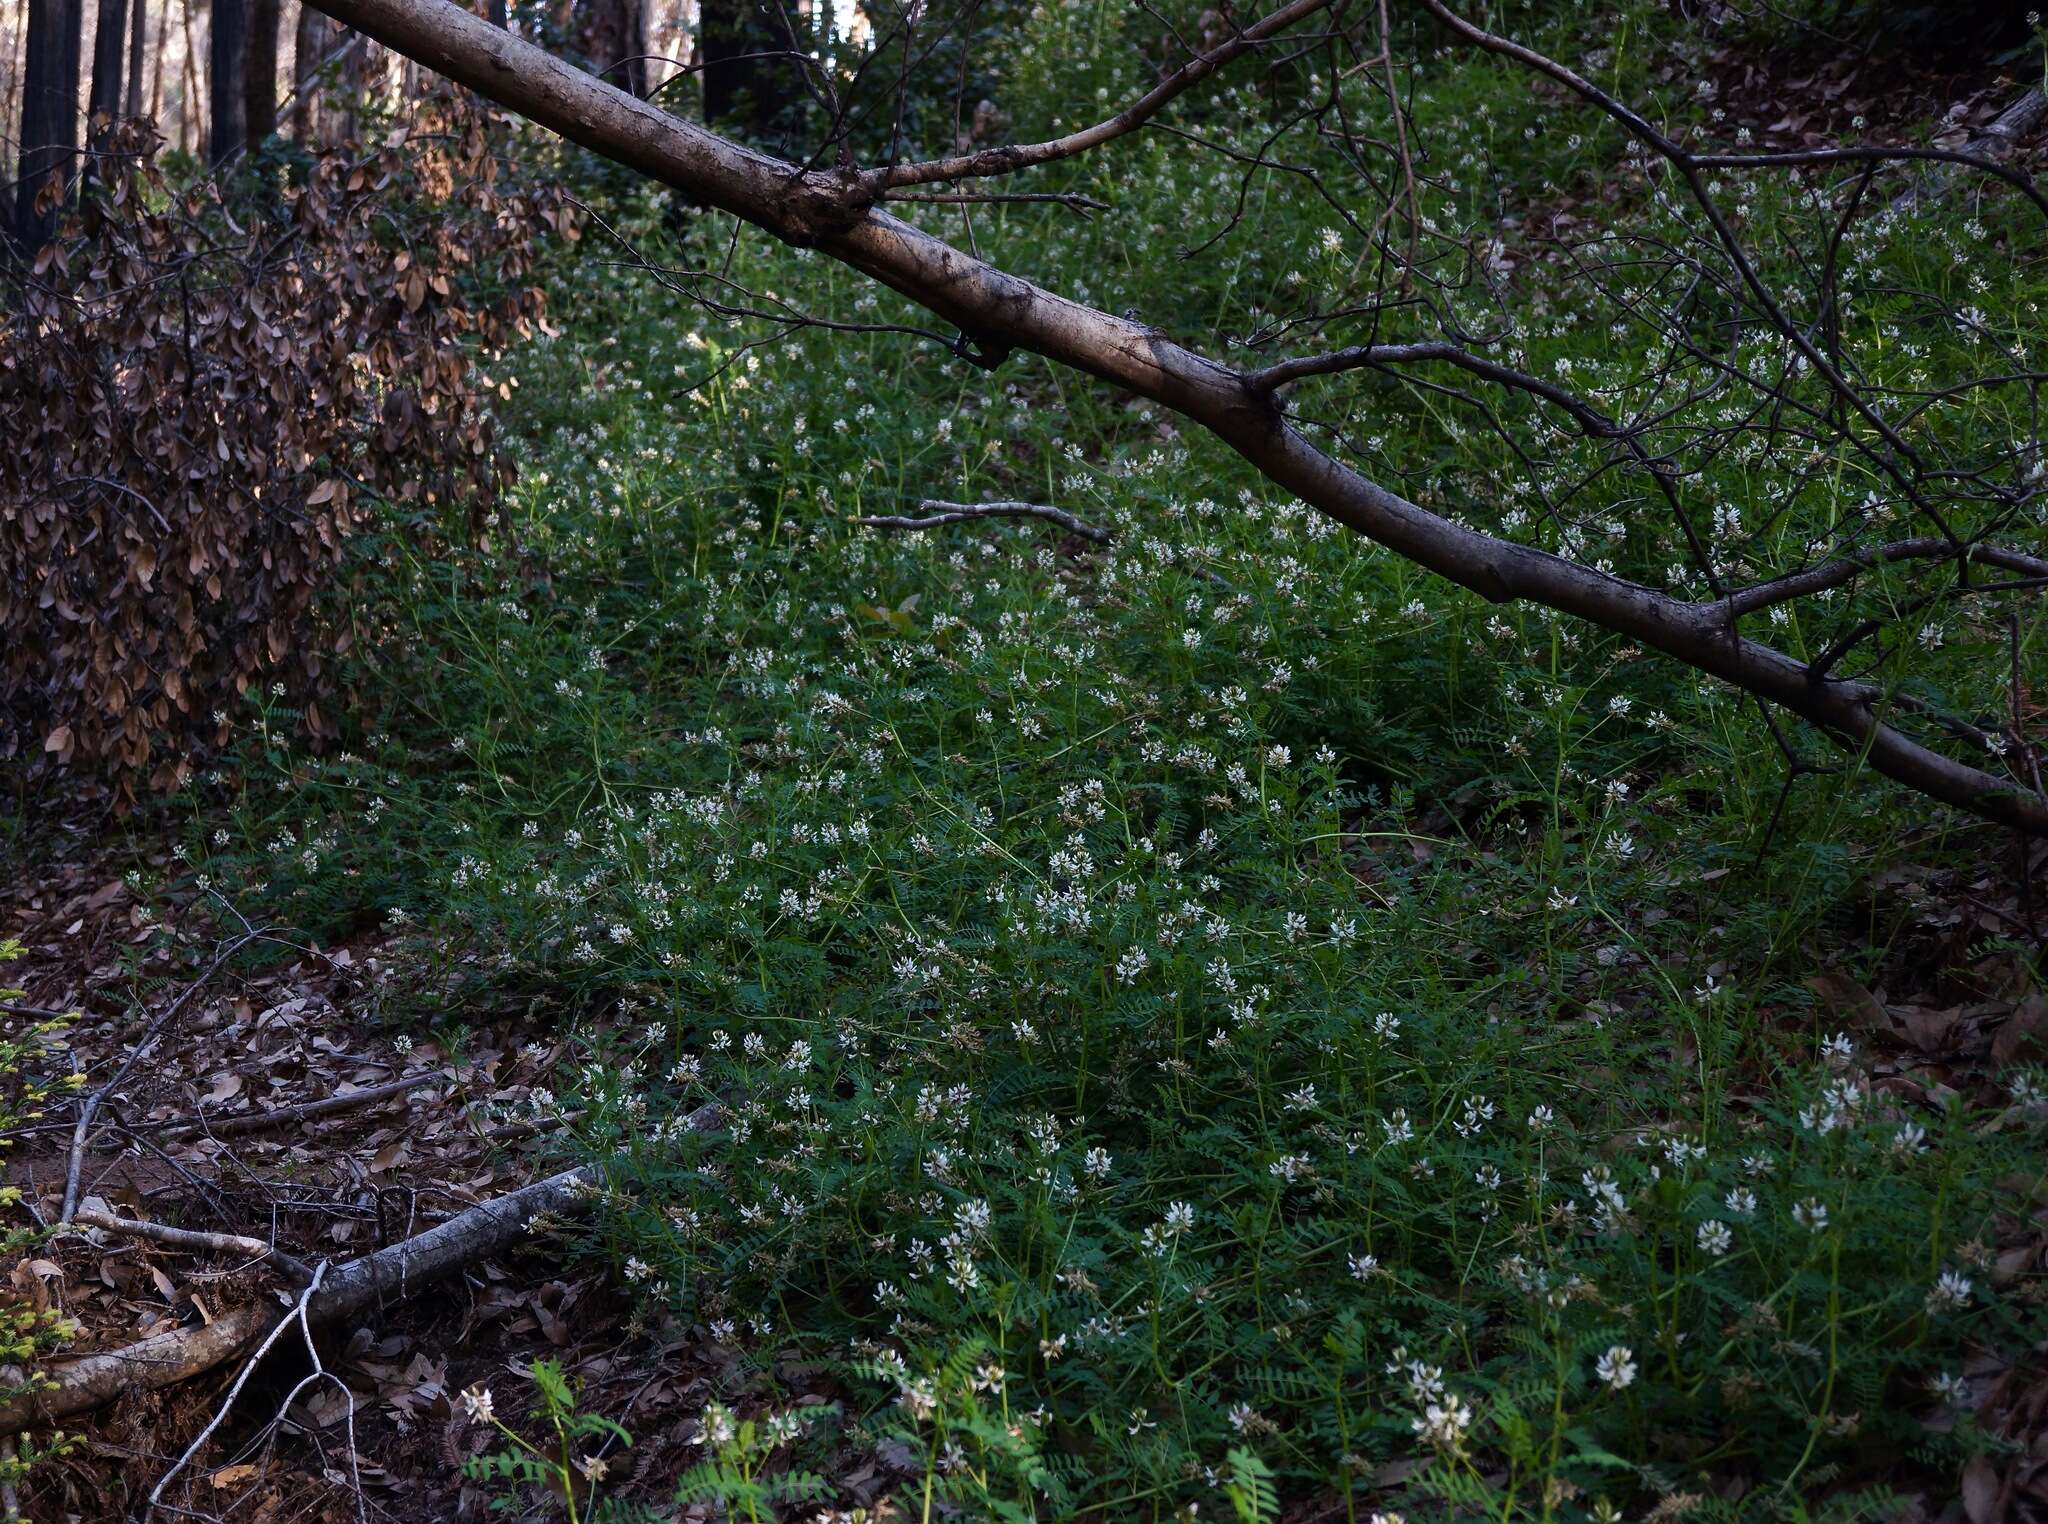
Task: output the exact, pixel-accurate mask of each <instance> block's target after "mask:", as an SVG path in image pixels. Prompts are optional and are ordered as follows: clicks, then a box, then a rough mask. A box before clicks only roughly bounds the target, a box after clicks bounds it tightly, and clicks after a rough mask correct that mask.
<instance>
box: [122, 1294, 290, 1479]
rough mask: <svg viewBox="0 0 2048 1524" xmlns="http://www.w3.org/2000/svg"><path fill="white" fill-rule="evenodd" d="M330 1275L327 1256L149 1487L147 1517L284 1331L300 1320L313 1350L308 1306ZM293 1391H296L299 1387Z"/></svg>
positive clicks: (223, 1416)
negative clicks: (203, 1421) (287, 1312)
mask: <svg viewBox="0 0 2048 1524" xmlns="http://www.w3.org/2000/svg"><path fill="white" fill-rule="evenodd" d="M326 1275H327V1261H326V1260H324V1259H323V1260H322V1261H320V1263H319V1265H318V1266H317V1267H316V1268H315V1269H314V1271H313V1275H312V1279H311V1280H309V1281H308V1282H307V1284H306V1289H305V1290H304V1291H301V1292H300V1293H299V1300H298V1302H297V1303H296V1304H295V1305H294V1306H293V1308H292V1310H291V1313H290V1315H289V1316H287V1317H285V1318H284V1319H283V1320H282V1321H280V1322H279V1323H278V1325H277V1326H276V1327H275V1328H273V1329H271V1330H270V1332H269V1333H268V1334H267V1335H265V1336H264V1339H263V1342H262V1343H261V1344H259V1345H257V1346H256V1352H255V1353H254V1354H253V1355H251V1356H250V1357H249V1360H248V1363H247V1364H245V1365H244V1366H243V1367H242V1372H241V1374H240V1375H238V1376H236V1377H235V1384H234V1385H233V1386H231V1387H229V1388H228V1395H227V1400H226V1401H225V1402H223V1403H222V1404H221V1405H220V1409H219V1411H218V1412H216V1413H215V1414H214V1415H213V1417H211V1418H209V1419H208V1420H207V1421H206V1427H205V1428H203V1429H201V1430H200V1431H199V1433H198V1435H197V1437H195V1438H194V1439H193V1441H192V1443H191V1444H189V1445H187V1446H186V1447H185V1453H184V1454H183V1455H181V1456H179V1457H178V1459H177V1461H176V1462H175V1463H174V1464H173V1465H172V1467H171V1469H170V1470H168V1471H166V1472H165V1473H164V1474H163V1476H162V1477H160V1478H159V1479H158V1481H157V1484H156V1485H155V1486H154V1487H152V1488H150V1489H149V1507H148V1508H147V1509H145V1510H144V1511H143V1518H144V1519H148V1518H150V1517H152V1516H153V1515H154V1514H155V1513H156V1510H157V1505H158V1504H159V1503H161V1502H162V1501H163V1495H164V1488H166V1487H168V1486H170V1485H171V1479H172V1478H173V1477H175V1476H176V1475H177V1474H178V1473H179V1472H180V1471H183V1470H184V1469H185V1466H186V1464H187V1463H188V1462H190V1460H191V1459H192V1457H193V1456H195V1455H197V1454H198V1453H199V1447H200V1446H202V1445H204V1444H205V1443H206V1442H207V1440H209V1439H211V1438H212V1437H213V1431H214V1430H215V1429H217V1428H219V1427H220V1426H221V1424H222V1423H223V1422H224V1421H225V1420H226V1419H227V1416H228V1413H229V1411H230V1410H232V1409H233V1407H234V1405H235V1399H236V1398H237V1397H239V1396H241V1395H242V1388H243V1387H244V1386H246V1385H248V1382H249V1377H250V1376H251V1375H252V1374H253V1373H254V1372H255V1370H256V1367H257V1366H259V1365H261V1364H262V1363H263V1357H264V1356H265V1355H267V1354H269V1353H270V1350H271V1346H272V1345H274V1344H276V1343H277V1341H278V1339H279V1338H280V1337H281V1336H282V1335H283V1334H284V1331H285V1330H286V1329H287V1328H289V1327H291V1325H292V1324H294V1323H297V1324H298V1325H299V1327H300V1328H302V1329H304V1330H305V1334H306V1348H308V1349H311V1348H312V1347H313V1330H312V1328H311V1327H310V1326H309V1325H308V1324H307V1322H306V1309H307V1307H309V1306H310V1305H311V1304H312V1301H313V1298H314V1297H315V1296H316V1295H318V1294H319V1291H320V1282H321V1281H322V1280H323V1279H325V1278H326ZM319 1363H320V1357H319V1356H318V1355H317V1354H316V1355H315V1356H314V1357H313V1364H314V1366H315V1367H316V1368H317V1367H318V1366H319ZM293 1390H294V1392H296V1391H297V1388H294V1389H293Z"/></svg>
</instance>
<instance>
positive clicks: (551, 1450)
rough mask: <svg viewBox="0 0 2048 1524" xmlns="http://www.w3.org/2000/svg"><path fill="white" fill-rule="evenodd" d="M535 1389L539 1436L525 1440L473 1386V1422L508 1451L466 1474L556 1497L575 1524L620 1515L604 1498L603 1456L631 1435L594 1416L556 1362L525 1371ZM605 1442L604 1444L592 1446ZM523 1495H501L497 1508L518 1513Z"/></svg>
mask: <svg viewBox="0 0 2048 1524" xmlns="http://www.w3.org/2000/svg"><path fill="white" fill-rule="evenodd" d="M525 1374H526V1377H527V1380H529V1381H530V1382H531V1383H532V1384H533V1396H534V1404H533V1408H532V1412H531V1418H532V1420H533V1426H534V1428H535V1429H537V1430H538V1431H539V1433H540V1438H539V1439H528V1438H527V1437H526V1436H525V1435H524V1434H522V1433H521V1432H520V1431H519V1430H518V1429H515V1428H514V1427H513V1426H512V1425H511V1424H509V1423H507V1422H506V1421H505V1420H504V1419H503V1418H501V1417H499V1416H498V1406H497V1401H496V1399H495V1398H494V1397H493V1396H492V1394H491V1390H490V1388H489V1387H483V1386H476V1387H471V1388H469V1389H468V1390H467V1391H465V1392H464V1393H463V1394H462V1407H463V1411H464V1413H465V1414H466V1415H467V1416H468V1417H469V1419H470V1420H471V1421H472V1422H475V1423H480V1424H483V1425H485V1426H486V1427H488V1428H491V1429H493V1430H495V1431H496V1432H497V1433H498V1434H499V1435H500V1436H501V1437H502V1438H503V1439H504V1440H505V1445H504V1447H503V1448H500V1449H497V1450H493V1451H489V1452H487V1453H485V1454H483V1455H477V1456H472V1457H471V1458H470V1459H469V1460H468V1461H466V1462H465V1463H464V1465H463V1468H462V1469H463V1474H464V1475H465V1476H467V1477H468V1478H469V1479H470V1480H472V1481H477V1482H494V1483H497V1484H499V1485H500V1486H504V1485H507V1484H509V1485H511V1486H513V1487H517V1488H523V1489H525V1490H526V1492H527V1493H528V1494H529V1495H530V1494H533V1493H541V1494H545V1495H552V1496H553V1497H554V1499H555V1500H556V1501H557V1502H558V1503H559V1504H560V1505H561V1507H562V1509H563V1511H564V1512H565V1513H566V1514H567V1516H568V1518H569V1521H570V1524H581V1521H584V1520H588V1521H590V1524H604V1521H608V1520H611V1521H616V1520H619V1519H621V1518H622V1517H623V1516H622V1515H621V1514H619V1513H618V1512H617V1511H614V1510H611V1509H609V1508H608V1507H607V1506H606V1505H605V1504H604V1503H603V1502H601V1501H600V1498H599V1492H600V1489H601V1487H602V1484H603V1482H604V1480H605V1476H606V1474H607V1472H608V1471H609V1470H610V1469H611V1468H610V1462H608V1461H607V1460H606V1459H605V1456H604V1452H605V1450H606V1449H609V1448H610V1446H611V1444H613V1443H617V1444H621V1445H630V1444H632V1443H633V1438H632V1436H631V1435H630V1434H628V1433H627V1432H626V1430H625V1429H623V1428H622V1427H620V1426H619V1425H618V1424H616V1423H614V1422H612V1420H611V1419H609V1418H606V1417H604V1416H603V1415H602V1414H598V1413H591V1412H587V1411H585V1410H584V1408H583V1407H582V1406H581V1405H580V1404H579V1403H578V1401H577V1394H576V1389H575V1387H574V1386H573V1385H571V1383H570V1382H569V1380H568V1378H567V1377H566V1376H564V1375H563V1373H562V1368H561V1366H560V1365H558V1364H556V1363H555V1362H554V1361H552V1360H536V1361H534V1362H533V1364H532V1365H531V1366H529V1367H527V1369H526V1372H525ZM594 1442H602V1443H594ZM527 1501H530V1496H529V1498H527V1499H522V1497H521V1495H520V1494H519V1493H516V1492H513V1493H505V1492H501V1493H499V1494H498V1495H497V1496H496V1497H494V1498H493V1499H492V1502H491V1507H492V1508H493V1509H494V1510H499V1511H509V1510H513V1509H518V1508H521V1507H523V1506H524V1505H525V1502H527Z"/></svg>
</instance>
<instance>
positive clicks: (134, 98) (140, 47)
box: [125, 0, 149, 116]
mask: <svg viewBox="0 0 2048 1524" xmlns="http://www.w3.org/2000/svg"><path fill="white" fill-rule="evenodd" d="M148 68H149V0H133V3H132V4H130V6H129V7H128V99H127V101H126V103H125V113H126V115H128V116H141V115H142V105H143V91H142V84H143V78H142V77H143V72H144V71H145V70H147V69H148Z"/></svg>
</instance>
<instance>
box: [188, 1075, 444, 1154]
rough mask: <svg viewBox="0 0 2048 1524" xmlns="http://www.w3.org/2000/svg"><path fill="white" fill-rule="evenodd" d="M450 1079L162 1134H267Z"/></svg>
mask: <svg viewBox="0 0 2048 1524" xmlns="http://www.w3.org/2000/svg"><path fill="white" fill-rule="evenodd" d="M450 1077H451V1076H450V1075H449V1074H448V1073H447V1072H446V1071H444V1070H435V1071H433V1072H432V1073H428V1074H415V1075H413V1076H411V1077H410V1078H408V1079H397V1080H387V1081H385V1083H383V1084H381V1085H370V1086H367V1087H366V1088H364V1089H361V1090H344V1091H341V1092H339V1093H337V1094H335V1095H329V1096H322V1097H321V1098H320V1099H319V1100H317V1101H301V1102H299V1103H298V1104H297V1105H295V1106H279V1107H278V1108H276V1109H275V1110H273V1111H243V1112H237V1113H236V1114H234V1115H233V1116H225V1117H220V1118H211V1117H208V1118H202V1119H201V1120H199V1121H196V1122H178V1123H175V1124H173V1125H172V1126H171V1127H170V1128H169V1129H168V1130H167V1131H166V1132H165V1133H164V1138H165V1139H166V1141H177V1140H180V1139H184V1138H196V1137H212V1138H220V1137H232V1136H235V1135H236V1134H239V1133H245V1132H268V1131H269V1130H270V1129H271V1128H273V1127H283V1126H286V1125H287V1124H289V1123H292V1122H309V1121H312V1120H313V1119H314V1118H316V1117H329V1116H333V1115H335V1114H336V1113H338V1112H343V1111H353V1110H355V1109H356V1108H357V1107H359V1106H374V1105H375V1104H376V1103H377V1102H379V1101H388V1100H390V1099H391V1098H392V1097H393V1096H398V1095H404V1094H406V1093H407V1092H409V1091H413V1090H418V1089H421V1088H422V1087H424V1086H427V1085H431V1084H434V1083H436V1082H437V1081H442V1080H446V1079H449V1078H450Z"/></svg>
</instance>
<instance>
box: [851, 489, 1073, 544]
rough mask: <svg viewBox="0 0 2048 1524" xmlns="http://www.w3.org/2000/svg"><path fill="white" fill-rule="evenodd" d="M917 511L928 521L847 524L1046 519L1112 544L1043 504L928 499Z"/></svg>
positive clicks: (872, 520) (872, 521)
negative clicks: (921, 511) (950, 501)
mask: <svg viewBox="0 0 2048 1524" xmlns="http://www.w3.org/2000/svg"><path fill="white" fill-rule="evenodd" d="M918 507H920V508H922V509H924V511H925V514H926V517H924V518H918V519H913V518H894V517H890V516H888V515H883V514H877V515H872V516H870V517H868V518H860V519H849V520H848V521H847V522H849V523H853V524H859V525H860V526H861V527H863V528H865V529H940V528H943V527H944V526H945V525H947V524H965V523H969V522H971V521H973V520H975V519H1043V520H1045V522H1046V523H1048V524H1057V525H1059V526H1060V528H1062V529H1064V530H1066V531H1068V532H1069V533H1070V534H1077V535H1079V536H1080V537H1081V538H1082V539H1084V540H1093V541H1094V542H1095V543H1096V544H1097V545H1107V544H1108V543H1109V541H1110V534H1109V531H1108V530H1106V529H1097V528H1096V527H1095V526H1094V525H1093V524H1090V523H1088V522H1087V521H1085V520H1083V519H1077V518H1075V517H1074V515H1073V514H1071V513H1069V512H1067V510H1066V509H1064V508H1048V507H1046V506H1044V505H1043V504H1041V503H942V502H940V501H939V500H938V499H937V498H926V499H925V500H924V501H923V502H922V503H919V504H918Z"/></svg>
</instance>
